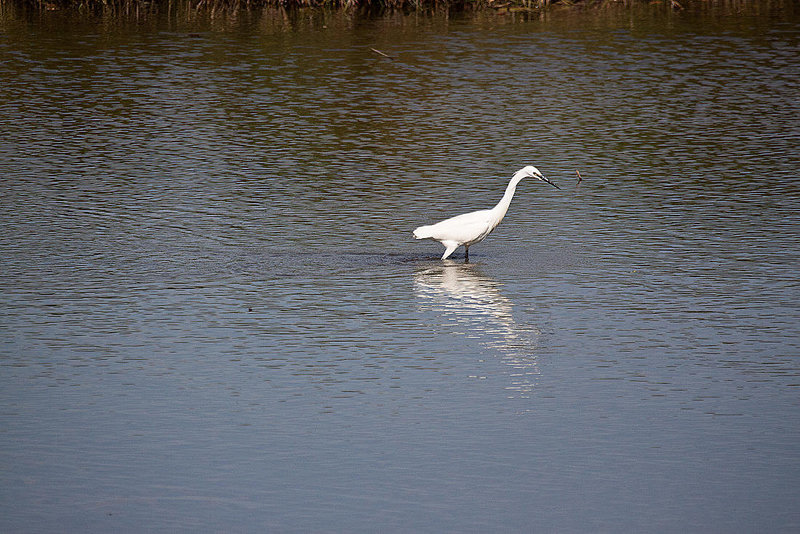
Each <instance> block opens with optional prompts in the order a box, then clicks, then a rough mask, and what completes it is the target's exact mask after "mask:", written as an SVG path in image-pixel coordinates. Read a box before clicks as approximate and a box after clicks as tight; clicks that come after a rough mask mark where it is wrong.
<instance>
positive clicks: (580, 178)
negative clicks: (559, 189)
mask: <svg viewBox="0 0 800 534" xmlns="http://www.w3.org/2000/svg"><path fill="white" fill-rule="evenodd" d="M575 174H577V175H578V183H581V182H582V181H583V177H582V176H581V173H580V171H575Z"/></svg>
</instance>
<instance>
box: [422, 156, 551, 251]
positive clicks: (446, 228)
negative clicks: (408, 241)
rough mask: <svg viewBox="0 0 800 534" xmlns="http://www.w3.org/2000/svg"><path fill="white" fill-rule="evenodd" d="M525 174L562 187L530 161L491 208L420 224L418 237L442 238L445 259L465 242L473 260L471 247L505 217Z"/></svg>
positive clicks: (438, 239)
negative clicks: (428, 223)
mask: <svg viewBox="0 0 800 534" xmlns="http://www.w3.org/2000/svg"><path fill="white" fill-rule="evenodd" d="M523 178H536V179H538V180H541V181H543V182H547V183H548V184H550V185H552V186H553V187H555V188H556V189H561V188H560V187H558V186H557V185H556V184H554V183H553V182H551V181H550V180H548V179H547V178H545V177H544V176H543V175H542V173H541V172H539V169H537V168H536V167H533V166H531V165H528V166H527V167H524V168H522V169H520V170H518V171H517V172H516V173H515V174H514V176H513V177H512V178H511V181H510V182H509V183H508V187H506V192H505V194H504V195H503V198H501V199H500V202H498V203H497V205H496V206H495V207H493V208H492V209H490V210H480V211H473V212H470V213H464V214H463V215H456V216H455V217H451V218H449V219H445V220H443V221H441V222H438V223H436V224H431V225H428V226H420V227H419V228H417V229H416V230H414V237H415V238H417V239H433V240H434V241H438V242H440V243H441V244H442V245H444V247H445V251H444V255H443V256H442V259H445V258H447V257H448V256H450V254H452V253H453V252H454V251H455V250H456V249H457V248H458V247H460V246H461V245H463V246H464V260H469V247H470V245H474V244H475V243H479V242H480V241H483V240H484V238H485V237H486V236H487V235H489V233H491V231H492V230H494V229H495V228H496V227H497V225H498V224H500V221H502V220H503V217H505V215H506V212H507V211H508V206H509V205H511V199H512V198H513V197H514V192H515V191H516V190H517V184H518V183H519V182H520V181H521V180H522V179H523Z"/></svg>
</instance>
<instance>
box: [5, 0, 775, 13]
mask: <svg viewBox="0 0 800 534" xmlns="http://www.w3.org/2000/svg"><path fill="white" fill-rule="evenodd" d="M0 3H2V4H14V5H15V6H16V7H18V8H23V9H33V10H50V11H55V10H80V11H88V12H90V11H100V10H102V11H108V10H113V11H120V12H134V11H135V12H152V13H157V12H159V11H171V10H174V9H176V8H181V9H183V8H187V9H190V10H221V9H224V10H251V9H259V8H264V7H284V8H302V7H325V8H335V9H342V8H343V9H365V10H383V9H403V10H419V9H424V10H429V9H446V10H456V11H465V10H476V9H490V10H491V9H498V10H504V9H505V10H507V9H518V10H542V9H547V8H548V7H551V6H558V7H565V8H568V7H573V8H575V9H592V8H604V7H609V6H610V5H613V6H635V5H642V4H647V5H660V6H663V7H664V9H670V10H677V11H679V10H682V9H686V8H691V7H697V6H698V5H700V6H705V7H708V6H714V7H720V8H723V9H730V10H731V11H733V12H735V11H737V10H741V9H743V8H747V7H752V6H753V5H757V4H759V3H767V0H0Z"/></svg>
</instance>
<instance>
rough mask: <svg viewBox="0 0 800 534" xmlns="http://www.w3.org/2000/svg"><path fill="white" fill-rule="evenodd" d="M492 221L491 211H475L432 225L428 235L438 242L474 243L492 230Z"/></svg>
mask: <svg viewBox="0 0 800 534" xmlns="http://www.w3.org/2000/svg"><path fill="white" fill-rule="evenodd" d="M491 220H492V218H491V213H490V210H481V211H473V212H471V213H465V214H463V215H457V216H455V217H451V218H449V219H445V220H444V221H441V222H438V223H436V224H434V225H431V226H430V227H429V229H428V234H429V235H430V236H431V237H432V238H433V239H436V240H437V241H455V242H458V243H460V244H464V243H472V242H475V241H476V240H477V241H479V240H480V239H483V238H484V237H486V235H487V234H488V233H489V232H490V231H491V230H492V226H491Z"/></svg>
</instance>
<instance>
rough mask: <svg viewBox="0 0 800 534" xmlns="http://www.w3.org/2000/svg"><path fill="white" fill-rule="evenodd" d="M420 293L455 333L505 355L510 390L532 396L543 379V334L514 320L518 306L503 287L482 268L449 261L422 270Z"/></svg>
mask: <svg viewBox="0 0 800 534" xmlns="http://www.w3.org/2000/svg"><path fill="white" fill-rule="evenodd" d="M414 288H415V291H416V293H417V295H418V297H419V298H420V300H422V302H423V307H424V308H426V309H430V310H433V311H435V312H437V313H438V314H439V315H440V316H441V317H442V319H443V322H442V326H444V327H445V328H446V329H448V330H450V331H451V333H452V334H456V335H463V336H464V337H466V338H468V339H474V340H476V341H477V342H478V343H480V344H481V345H482V346H484V347H486V348H488V349H490V350H492V351H496V352H497V353H498V354H499V356H500V357H501V358H502V361H503V363H505V364H507V365H508V366H509V367H510V368H511V373H510V376H511V378H512V381H511V384H510V385H509V386H508V387H507V389H508V390H509V391H513V392H515V393H516V394H518V395H525V394H526V393H528V392H530V391H531V389H532V388H533V384H534V381H535V377H536V375H538V374H539V369H538V366H537V363H536V355H535V348H536V341H537V339H538V337H539V335H540V332H539V330H537V329H536V328H534V327H531V326H528V325H524V326H523V325H520V324H518V323H517V322H516V321H515V320H514V315H513V306H512V303H511V301H510V300H509V299H508V298H507V297H506V296H505V295H503V293H502V291H501V288H502V284H501V283H500V282H498V281H497V280H494V279H492V278H490V277H488V276H486V275H485V274H483V273H482V272H481V270H480V267H479V266H478V265H477V264H474V263H460V262H455V261H453V260H445V261H444V262H442V263H441V264H439V265H435V266H431V267H426V268H423V269H419V270H417V271H416V272H415V273H414Z"/></svg>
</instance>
